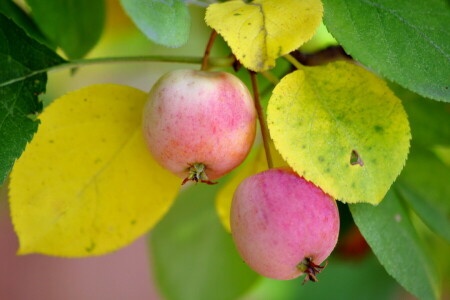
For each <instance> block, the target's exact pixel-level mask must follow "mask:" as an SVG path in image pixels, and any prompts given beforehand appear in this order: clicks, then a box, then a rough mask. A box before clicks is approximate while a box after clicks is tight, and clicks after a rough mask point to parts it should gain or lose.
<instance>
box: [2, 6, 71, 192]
mask: <svg viewBox="0 0 450 300" xmlns="http://www.w3.org/2000/svg"><path fill="white" fill-rule="evenodd" d="M63 62H64V61H63V60H62V59H61V58H60V57H59V56H57V55H56V54H55V53H54V52H52V51H51V50H49V49H47V48H46V47H45V46H43V45H41V44H39V43H38V42H36V41H34V40H32V39H31V38H29V37H28V36H27V35H26V33H25V32H24V31H23V30H22V29H20V28H19V27H18V26H17V25H15V24H14V23H13V22H12V21H11V20H9V19H7V18H6V17H5V16H3V15H2V14H0V161H1V163H0V184H1V183H2V182H3V181H4V179H5V177H6V175H8V173H9V171H10V170H11V168H12V166H13V164H14V161H15V160H16V159H17V158H18V157H19V156H20V154H21V153H22V151H23V150H24V149H25V146H26V144H27V143H28V142H29V141H30V140H31V138H32V137H33V134H34V133H35V132H36V130H37V127H38V125H39V122H38V121H36V114H38V113H39V112H40V111H41V110H42V103H41V102H40V101H39V100H38V97H37V96H38V95H39V94H41V93H43V92H44V91H45V85H46V82H47V75H46V74H45V73H44V74H37V75H35V76H32V77H30V78H27V79H23V80H20V79H18V78H20V77H22V76H25V75H27V74H29V73H30V72H33V71H36V70H40V69H43V68H46V67H49V66H52V65H57V64H60V63H63Z"/></svg>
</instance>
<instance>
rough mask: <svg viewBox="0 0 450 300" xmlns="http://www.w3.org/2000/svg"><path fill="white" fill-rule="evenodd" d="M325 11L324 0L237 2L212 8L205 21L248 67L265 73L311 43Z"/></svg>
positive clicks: (240, 0)
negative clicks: (276, 63)
mask: <svg viewBox="0 0 450 300" xmlns="http://www.w3.org/2000/svg"><path fill="white" fill-rule="evenodd" d="M322 12H323V7H322V2H321V1H320V0H302V1H298V0H255V1H252V2H250V3H246V2H244V1H242V0H233V1H227V2H224V3H216V4H212V5H210V6H209V7H208V9H207V10H206V17H205V21H206V23H207V24H208V25H209V26H211V27H212V28H213V29H215V30H216V31H217V32H218V33H219V34H220V35H222V36H223V38H224V39H225V40H226V41H227V43H228V45H229V46H230V48H231V50H232V51H233V53H234V55H235V56H236V57H237V59H238V60H239V61H240V62H241V63H242V64H243V65H244V66H245V67H246V68H248V69H251V70H253V71H256V72H261V71H265V70H268V69H270V68H273V67H274V66H275V59H277V58H278V57H280V56H282V55H285V54H287V53H289V52H291V51H293V50H295V49H297V48H298V47H300V46H301V45H302V44H304V43H305V42H307V41H308V40H309V39H310V38H311V37H312V36H313V35H314V33H315V31H316V29H317V27H318V26H319V25H320V22H321V20H322Z"/></svg>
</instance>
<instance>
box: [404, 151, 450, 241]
mask: <svg viewBox="0 0 450 300" xmlns="http://www.w3.org/2000/svg"><path fill="white" fill-rule="evenodd" d="M449 180H450V167H448V166H446V165H444V163H443V162H442V161H441V160H439V159H438V158H437V157H436V155H435V154H434V153H432V152H431V151H429V150H426V149H423V148H420V147H412V151H411V153H410V155H409V159H408V163H407V164H406V166H405V168H404V170H403V172H402V175H401V176H400V178H399V182H398V184H397V185H396V187H397V189H398V190H399V191H400V194H401V195H402V197H403V198H404V199H405V200H406V201H407V202H408V204H409V205H410V206H411V207H412V208H413V209H414V210H415V211H416V213H417V214H418V215H419V217H421V218H422V220H423V221H424V222H425V223H426V224H427V225H428V226H429V227H430V228H431V229H432V230H433V231H434V232H436V233H437V234H439V235H441V236H442V237H443V238H445V239H446V240H447V241H448V242H449V243H450V201H449V199H450V184H449Z"/></svg>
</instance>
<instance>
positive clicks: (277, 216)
mask: <svg viewBox="0 0 450 300" xmlns="http://www.w3.org/2000/svg"><path fill="white" fill-rule="evenodd" d="M230 225H231V232H232V236H233V240H234V242H235V244H236V248H237V250H238V252H239V253H240V254H241V257H242V259H243V260H244V261H245V262H246V263H247V264H248V265H249V266H250V267H251V268H252V269H253V270H255V271H256V272H257V273H259V274H261V275H263V276H265V277H269V278H273V279H281V280H287V279H293V278H296V277H298V276H300V275H301V274H303V273H306V274H307V276H306V277H305V281H307V280H313V281H317V278H316V275H317V274H318V273H319V272H320V271H321V269H322V268H323V267H321V266H320V264H321V263H322V262H323V261H324V260H325V259H326V258H327V257H328V256H329V255H330V253H331V252H332V250H333V249H334V247H335V246H336V242H337V238H338V234H339V212H338V209H337V205H336V202H335V200H334V199H333V198H331V197H330V196H329V195H327V194H325V193H324V192H323V191H322V190H321V189H320V188H318V187H317V186H315V185H314V184H313V183H311V182H309V181H307V180H305V179H304V178H302V177H300V176H298V175H297V174H296V173H295V172H294V171H292V170H291V169H287V168H281V169H270V170H267V171H265V172H262V173H258V174H256V175H253V176H250V177H248V178H247V179H245V180H244V181H243V182H242V183H241V184H240V185H239V186H238V188H237V189H236V192H235V194H234V197H233V201H232V207H231V219H230Z"/></svg>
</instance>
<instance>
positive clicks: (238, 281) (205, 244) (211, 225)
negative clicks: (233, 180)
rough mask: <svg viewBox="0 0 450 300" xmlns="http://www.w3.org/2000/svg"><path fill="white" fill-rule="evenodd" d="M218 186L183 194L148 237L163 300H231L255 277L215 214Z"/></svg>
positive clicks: (193, 188)
mask: <svg viewBox="0 0 450 300" xmlns="http://www.w3.org/2000/svg"><path fill="white" fill-rule="evenodd" d="M220 185H221V184H219V185H217V186H206V185H195V186H192V187H190V188H189V189H188V190H186V191H184V192H182V193H181V194H180V196H179V198H178V199H177V200H176V202H175V204H174V206H173V207H172V209H171V210H170V211H169V213H168V214H167V215H166V216H165V217H164V219H163V220H162V221H161V222H160V223H159V224H158V225H157V226H156V227H155V229H154V230H153V232H152V234H151V239H150V241H151V243H150V246H151V254H152V255H153V265H154V268H155V274H156V280H157V282H158V284H159V287H160V289H161V291H162V293H163V294H164V296H165V297H166V298H167V299H168V300H211V299H214V300H234V299H236V298H238V297H239V296H240V295H242V294H243V293H244V292H245V291H246V290H248V288H249V287H250V286H251V285H252V284H253V283H254V281H255V280H256V279H257V278H258V275H257V274H255V273H254V272H253V271H251V270H250V269H249V268H248V267H247V265H246V264H245V263H244V262H243V261H242V259H241V258H240V257H239V254H238V253H237V252H236V250H235V247H234V244H233V241H232V238H231V235H230V234H228V233H226V232H225V230H224V229H223V227H222V225H221V224H220V222H219V219H218V217H217V215H216V212H215V209H214V196H215V194H216V192H217V190H218V188H219V187H220Z"/></svg>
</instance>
